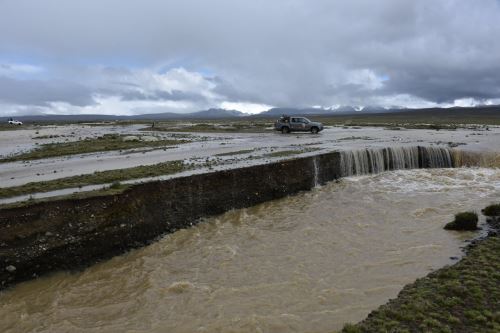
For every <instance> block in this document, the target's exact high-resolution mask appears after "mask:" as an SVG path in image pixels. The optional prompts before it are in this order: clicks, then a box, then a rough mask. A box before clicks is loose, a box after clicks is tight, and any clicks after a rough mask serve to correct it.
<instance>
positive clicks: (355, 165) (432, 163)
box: [340, 147, 453, 177]
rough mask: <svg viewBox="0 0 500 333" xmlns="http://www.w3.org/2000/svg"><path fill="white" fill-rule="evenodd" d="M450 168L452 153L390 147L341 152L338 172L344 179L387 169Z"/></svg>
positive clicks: (441, 150) (427, 148)
mask: <svg viewBox="0 0 500 333" xmlns="http://www.w3.org/2000/svg"><path fill="white" fill-rule="evenodd" d="M451 167H453V158H452V154H451V150H450V149H448V148H441V147H391V148H381V149H362V150H349V151H342V152H341V153H340V172H341V175H342V176H344V177H345V176H354V175H363V174H369V173H380V172H383V171H386V170H397V169H418V168H451Z"/></svg>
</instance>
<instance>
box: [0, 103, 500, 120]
mask: <svg viewBox="0 0 500 333" xmlns="http://www.w3.org/2000/svg"><path fill="white" fill-rule="evenodd" d="M282 114H287V115H302V116H308V115H309V116H313V115H315V116H322V117H343V116H349V117H363V116H373V117H392V118H395V119H397V118H412V117H415V116H418V117H428V118H429V119H431V118H436V117H445V118H447V119H449V120H450V121H451V120H453V117H455V116H465V115H467V116H481V117H485V116H488V117H495V118H496V117H500V106H499V105H492V106H478V107H453V108H428V109H405V108H392V109H385V108H383V107H379V106H366V107H364V108H362V109H361V110H360V111H356V109H355V108H354V107H352V106H340V107H338V108H335V109H320V108H272V109H269V110H268V111H264V112H262V113H260V114H255V115H249V114H246V113H243V112H240V111H236V110H225V109H208V110H203V111H198V112H192V113H173V112H166V113H151V114H141V115H134V116H113V115H99V114H89V115H32V116H19V117H14V118H15V119H17V120H20V121H22V122H26V123H30V122H38V123H43V122H95V121H115V120H122V121H127V120H150V121H153V120H157V121H159V120H181V119H237V118H247V117H248V118H260V117H268V118H271V117H272V118H276V117H279V116H281V115H282ZM9 118H10V117H0V122H1V123H4V122H7V120H8V119H9Z"/></svg>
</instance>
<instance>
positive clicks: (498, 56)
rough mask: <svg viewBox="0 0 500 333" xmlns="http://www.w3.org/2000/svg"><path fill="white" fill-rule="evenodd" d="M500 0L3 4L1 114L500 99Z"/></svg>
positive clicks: (9, 0)
mask: <svg viewBox="0 0 500 333" xmlns="http://www.w3.org/2000/svg"><path fill="white" fill-rule="evenodd" d="M499 22H500V0H439V1H436V0H377V1H373V0H345V1H341V0H272V1H271V0H246V1H243V0H211V1H207V0H178V1H177V0H140V1H139V0H127V1H123V0H85V1H68V0H31V1H28V0H0V116H16V115H26V114H41V113H50V114H121V115H132V114H143V113H158V112H179V113H187V112H195V111H199V110H205V109H208V108H224V109H235V110H240V111H243V112H247V113H258V112H261V111H264V110H267V109H269V108H271V107H297V108H302V107H312V106H315V107H323V108H336V107H339V106H343V105H351V106H358V107H360V106H366V105H370V106H383V107H394V106H397V107H410V108H421V107H434V106H442V107H449V106H473V105H491V104H500V38H499V36H500V23H499Z"/></svg>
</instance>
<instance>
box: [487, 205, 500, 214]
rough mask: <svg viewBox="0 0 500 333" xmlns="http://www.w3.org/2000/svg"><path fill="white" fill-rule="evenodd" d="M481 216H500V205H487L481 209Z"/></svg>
mask: <svg viewBox="0 0 500 333" xmlns="http://www.w3.org/2000/svg"><path fill="white" fill-rule="evenodd" d="M483 214H484V215H486V216H500V203H499V204H493V205H489V206H488V207H486V208H485V209H483Z"/></svg>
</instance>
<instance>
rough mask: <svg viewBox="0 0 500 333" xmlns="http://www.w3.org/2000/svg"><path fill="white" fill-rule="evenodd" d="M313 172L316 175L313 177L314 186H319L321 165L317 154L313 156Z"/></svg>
mask: <svg viewBox="0 0 500 333" xmlns="http://www.w3.org/2000/svg"><path fill="white" fill-rule="evenodd" d="M313 172H314V177H313V181H314V187H318V186H319V181H318V174H319V165H318V160H317V156H314V157H313Z"/></svg>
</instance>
